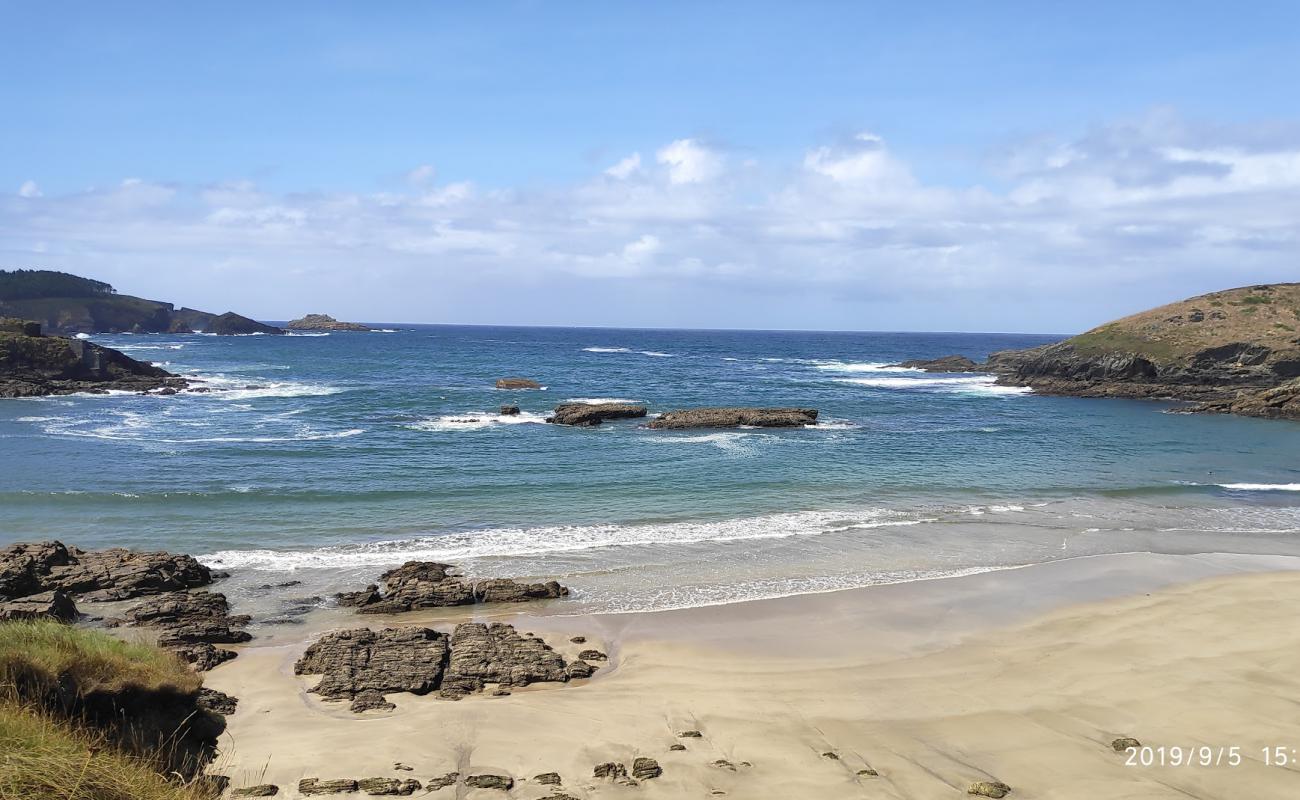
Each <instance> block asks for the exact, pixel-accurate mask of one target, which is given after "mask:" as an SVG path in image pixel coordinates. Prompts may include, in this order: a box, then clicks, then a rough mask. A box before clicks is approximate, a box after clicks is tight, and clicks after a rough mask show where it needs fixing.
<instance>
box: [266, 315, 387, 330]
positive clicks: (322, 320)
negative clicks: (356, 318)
mask: <svg viewBox="0 0 1300 800" xmlns="http://www.w3.org/2000/svg"><path fill="white" fill-rule="evenodd" d="M284 327H285V329H286V330H291V331H368V330H370V328H368V327H366V326H365V325H362V324H361V323H359V322H339V321H338V320H336V319H334V318H333V317H331V316H330V315H329V314H308V315H307V316H305V317H303V318H301V319H295V320H293V321H292V322H289V323H288V324H287V325H285V326H284Z"/></svg>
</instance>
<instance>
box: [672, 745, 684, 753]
mask: <svg viewBox="0 0 1300 800" xmlns="http://www.w3.org/2000/svg"><path fill="white" fill-rule="evenodd" d="M668 749H669V750H671V751H673V752H680V751H682V750H685V749H686V745H684V744H674V745H669V746H668Z"/></svg>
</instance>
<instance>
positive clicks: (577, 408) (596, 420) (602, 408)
mask: <svg viewBox="0 0 1300 800" xmlns="http://www.w3.org/2000/svg"><path fill="white" fill-rule="evenodd" d="M645 414H646V407H645V406H643V405H638V404H636V403H561V404H560V405H558V406H556V407H555V412H554V413H553V414H551V416H549V417H547V418H546V421H547V422H550V423H552V424H555V425H572V426H575V427H580V428H590V427H592V426H595V425H599V424H600V423H602V422H604V421H605V420H607V419H638V418H640V417H644V416H645Z"/></svg>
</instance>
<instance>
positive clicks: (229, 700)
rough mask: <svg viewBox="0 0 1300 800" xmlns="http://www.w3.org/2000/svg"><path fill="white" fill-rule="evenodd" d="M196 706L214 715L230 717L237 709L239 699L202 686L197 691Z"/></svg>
mask: <svg viewBox="0 0 1300 800" xmlns="http://www.w3.org/2000/svg"><path fill="white" fill-rule="evenodd" d="M198 706H199V708H202V709H206V710H207V711H211V712H213V713H214V714H221V715H222V716H230V715H231V714H233V713H235V709H236V708H238V707H239V699H238V698H235V697H231V696H230V695H228V694H226V693H225V692H219V691H217V690H216V689H209V688H208V687H206V686H204V687H203V688H201V689H199V697H198Z"/></svg>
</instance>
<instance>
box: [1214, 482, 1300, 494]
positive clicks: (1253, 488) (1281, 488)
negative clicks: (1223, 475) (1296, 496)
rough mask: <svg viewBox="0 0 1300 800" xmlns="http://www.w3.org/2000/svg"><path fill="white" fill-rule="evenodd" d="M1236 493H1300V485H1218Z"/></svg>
mask: <svg viewBox="0 0 1300 800" xmlns="http://www.w3.org/2000/svg"><path fill="white" fill-rule="evenodd" d="M1215 485H1216V486H1220V487H1222V488H1224V489H1229V490H1231V491H1234V492H1300V483H1218V484H1215Z"/></svg>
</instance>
